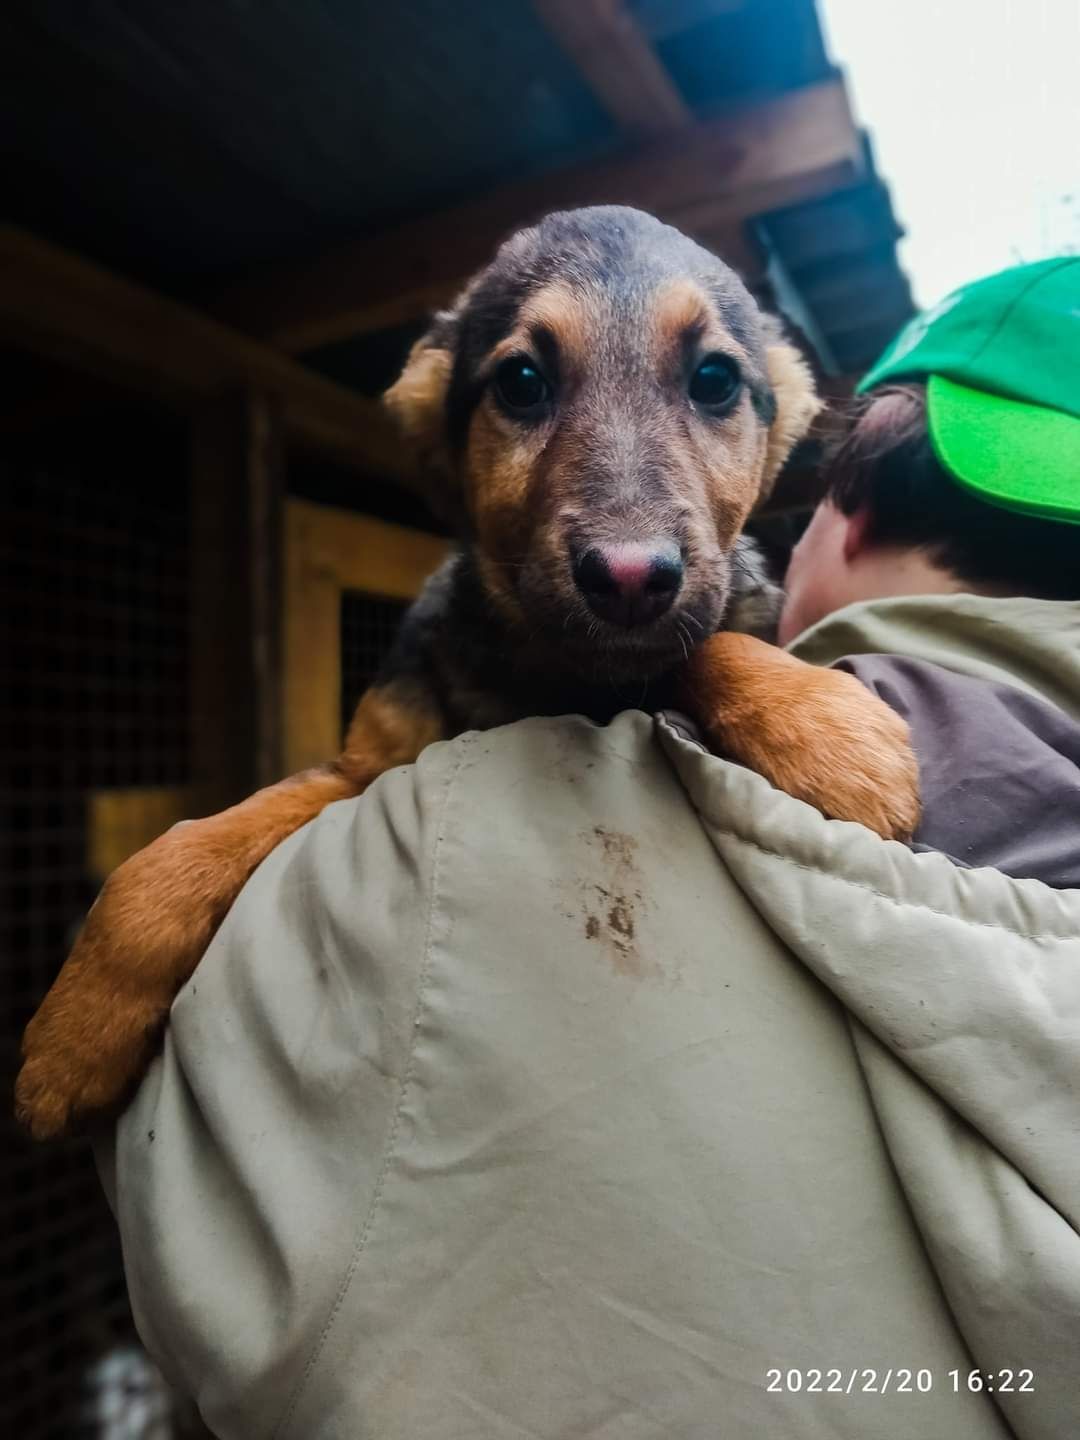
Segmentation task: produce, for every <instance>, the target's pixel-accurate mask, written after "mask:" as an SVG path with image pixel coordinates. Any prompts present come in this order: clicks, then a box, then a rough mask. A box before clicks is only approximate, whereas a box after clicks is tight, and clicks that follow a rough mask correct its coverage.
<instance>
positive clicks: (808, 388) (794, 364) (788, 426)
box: [759, 343, 821, 499]
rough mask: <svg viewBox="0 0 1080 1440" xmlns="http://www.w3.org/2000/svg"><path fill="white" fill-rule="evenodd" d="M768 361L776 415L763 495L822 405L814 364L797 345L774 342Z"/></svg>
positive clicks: (770, 487) (768, 452)
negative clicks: (812, 367) (796, 347)
mask: <svg viewBox="0 0 1080 1440" xmlns="http://www.w3.org/2000/svg"><path fill="white" fill-rule="evenodd" d="M765 364H766V368H767V369H768V372H769V383H770V384H771V385H772V387H773V391H774V393H775V395H776V419H775V420H774V421H773V423H772V425H771V426H770V427H769V443H768V446H767V447H766V451H765V470H764V474H763V475H762V486H761V495H760V497H759V498H760V499H764V498H765V497H766V495H768V493H769V491H770V490H771V489H772V485H773V481H774V480H775V479H776V477H777V475H778V474H779V473H780V470H781V467H782V466H783V464H784V461H785V460H786V459H787V458H788V456H789V455H790V454H791V452H792V450H793V449H794V447H795V445H796V444H797V443H798V441H800V440H801V439H802V438H803V436H804V435H805V434H806V432H807V431H808V430H809V429H810V426H811V424H812V422H813V419H814V416H815V415H817V413H818V411H819V410H820V409H821V401H820V400H819V398H818V395H817V391H816V390H815V388H814V377H813V375H812V374H811V373H810V367H809V365H807V363H806V361H805V360H804V359H803V357H802V356H801V355H800V354H799V352H798V350H796V349H795V347H794V345H788V344H786V343H779V344H775V345H770V346H769V348H768V349H767V350H766V352H765Z"/></svg>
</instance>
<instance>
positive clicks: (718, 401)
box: [690, 355, 742, 410]
mask: <svg viewBox="0 0 1080 1440" xmlns="http://www.w3.org/2000/svg"><path fill="white" fill-rule="evenodd" d="M741 385H742V376H741V375H740V374H739V367H738V365H736V363H735V361H734V360H729V359H728V357H727V356H726V355H706V356H705V359H704V360H702V362H701V364H700V365H699V366H698V367H697V369H696V370H695V371H694V373H693V375H691V377H690V399H691V400H693V402H694V404H695V405H702V406H704V407H705V408H706V409H707V410H715V409H717V408H718V407H719V406H722V405H728V404H730V403H731V401H732V400H733V399H734V398H735V396H736V395H737V394H738V393H739V388H740V386H741Z"/></svg>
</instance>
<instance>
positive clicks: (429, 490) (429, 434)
mask: <svg viewBox="0 0 1080 1440" xmlns="http://www.w3.org/2000/svg"><path fill="white" fill-rule="evenodd" d="M457 329H458V317H457V314H456V313H455V312H454V311H450V310H446V311H443V312H441V313H440V314H438V315H436V317H435V320H434V323H433V324H432V327H431V329H430V330H429V331H428V332H427V334H426V335H424V336H422V337H421V339H419V340H417V342H416V344H415V345H414V346H413V347H412V349H411V350H410V351H409V358H408V359H407V360H406V362H405V368H404V370H403V371H402V372H401V375H400V376H399V377H398V379H397V380H396V381H395V382H394V384H393V385H391V386H390V389H389V390H387V391H386V392H385V393H384V395H383V397H382V398H383V404H384V405H385V406H386V409H387V410H388V411H389V412H390V415H391V416H392V418H393V420H394V422H395V424H396V425H397V427H398V430H399V431H400V433H401V437H402V439H403V441H404V442H405V445H406V446H407V448H408V450H409V452H410V454H411V456H412V458H413V461H414V462H415V465H416V471H417V480H418V483H419V486H420V488H421V489H422V490H423V491H424V493H425V495H426V496H427V498H428V499H429V500H430V501H433V502H437V501H438V500H439V498H440V495H442V494H444V492H445V490H446V488H447V486H448V484H449V482H450V478H451V474H452V469H453V467H452V465H451V461H450V448H449V444H448V438H447V415H446V397H447V392H448V391H449V389H450V376H451V374H452V373H453V368H454V351H455V347H456V344H457Z"/></svg>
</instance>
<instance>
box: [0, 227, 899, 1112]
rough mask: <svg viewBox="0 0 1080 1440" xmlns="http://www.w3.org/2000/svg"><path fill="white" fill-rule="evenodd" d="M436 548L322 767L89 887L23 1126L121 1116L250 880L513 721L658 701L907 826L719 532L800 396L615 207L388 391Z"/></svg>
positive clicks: (864, 700)
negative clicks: (445, 525) (765, 637)
mask: <svg viewBox="0 0 1080 1440" xmlns="http://www.w3.org/2000/svg"><path fill="white" fill-rule="evenodd" d="M386 403H387V404H388V406H389V408H390V410H391V412H392V413H393V415H394V416H395V417H396V418H397V420H398V422H399V425H400V428H401V432H402V435H403V437H404V440H405V442H406V443H407V444H408V445H409V446H410V447H411V448H412V450H413V452H414V453H415V456H416V459H417V462H418V468H419V469H420V471H421V473H422V474H423V476H424V483H425V484H426V486H427V490H428V495H429V498H430V500H431V502H432V504H433V505H435V506H436V508H437V509H438V510H439V511H441V512H442V513H443V514H444V515H445V516H446V517H448V518H449V519H450V520H451V521H452V522H453V523H454V525H455V527H456V529H457V531H458V533H459V535H460V536H461V544H460V548H459V549H458V551H457V553H456V554H455V555H454V556H453V558H452V559H450V560H449V561H448V562H447V563H446V564H445V565H444V566H443V567H442V569H441V570H439V571H438V572H437V574H436V575H435V576H433V577H432V579H431V580H430V581H429V583H428V585H427V586H426V588H425V589H424V591H423V593H422V594H421V596H420V598H419V599H418V600H417V602H416V604H415V605H414V606H413V607H412V609H411V611H410V612H409V614H408V615H407V617H406V619H405V621H404V623H403V626H402V629H401V633H400V635H399V637H398V640H397V643H396V644H395V646H394V647H393V650H392V653H391V655H390V657H389V659H388V661H387V663H386V666H385V668H384V670H383V673H382V675H381V676H380V678H379V680H378V681H377V683H376V684H375V685H374V686H373V687H372V689H371V690H369V691H368V692H367V694H366V695H364V696H363V698H362V699H361V701H360V704H359V705H358V707H357V710H356V713H355V716H354V718H353V720H352V723H351V725H350V727H349V731H348V734H347V736H346V740H345V747H344V750H343V751H342V754H341V755H340V756H339V757H338V759H337V760H336V761H335V762H333V763H332V764H328V765H326V766H323V767H319V768H317V769H314V770H309V771H306V772H305V773H303V774H301V775H297V776H294V777H293V778H291V779H289V780H285V781H282V782H281V783H280V784H278V785H275V786H272V787H271V788H269V789H266V790H262V791H260V792H259V793H258V794H256V795H254V796H252V797H251V798H250V799H248V800H246V801H244V802H243V803H242V804H240V805H237V806H235V807H234V808H233V809H231V810H227V811H225V812H224V813H223V814H220V815H215V816H212V817H210V818H209V819H205V820H199V821H195V822H193V823H191V824H188V825H184V826H178V827H177V828H175V829H173V830H170V831H169V832H168V833H167V834H165V835H163V836H162V837H161V838H160V839H159V840H157V841H155V842H154V844H153V845H151V846H149V847H148V848H147V849H146V850H143V851H141V852H140V853H139V854H138V855H135V856H134V857H132V859H130V860H129V861H127V863H126V864H124V865H122V866H121V867H120V868H119V870H117V871H116V872H115V874H114V875H113V876H112V877H111V878H110V879H109V881H108V883H107V884H106V886H105V888H104V890H103V892H102V894H101V896H100V898H99V900H98V902H97V904H96V905H95V906H94V908H93V909H92V910H91V912H90V915H89V916H88V918H87V922H86V925H85V928H84V929H83V931H82V934H81V935H80V937H79V939H78V941H77V943H76V945H75V948H74V950H73V952H72V954H71V956H70V958H69V959H68V961H67V964H66V965H65V966H64V969H63V970H62V971H61V973H60V976H59V977H58V979H57V981H56V983H55V984H54V986H53V988H52V990H51V991H50V992H49V995H48V996H47V997H46V999H45V1002H44V1003H43V1005H42V1007H41V1009H40V1010H39V1012H38V1014H37V1015H36V1016H35V1017H34V1019H33V1020H32V1022H31V1024H30V1026H29V1027H28V1029H27V1032H26V1037H25V1040H24V1065H23V1068H22V1071H21V1074H20V1076H19V1079H18V1084H17V1093H16V1098H17V1107H18V1111H19V1114H20V1117H21V1118H22V1119H23V1121H24V1122H25V1123H27V1124H28V1125H29V1126H30V1128H31V1130H32V1131H33V1133H34V1134H35V1135H37V1136H39V1137H47V1136H51V1135H56V1134H59V1133H61V1132H62V1131H64V1130H65V1129H67V1128H68V1127H69V1126H70V1125H72V1124H73V1123H74V1122H76V1121H77V1120H79V1119H81V1118H85V1117H87V1116H91V1115H93V1114H94V1113H95V1112H99V1111H102V1110H104V1109H107V1108H110V1107H113V1106H115V1105H117V1104H118V1103H120V1102H121V1101H122V1100H123V1099H124V1098H125V1096H126V1095H127V1093H128V1092H129V1090H130V1089H131V1087H132V1086H133V1084H134V1083H135V1082H136V1081H137V1080H138V1078H139V1077H140V1075H141V1074H142V1072H143V1070H144V1068H145V1066H146V1064H147V1062H148V1060H149V1058H150V1056H151V1054H152V1051H153V1048H154V1045H155V1043H156V1041H157V1038H158V1035H159V1033H160V1030H161V1028H162V1026H163V1024H164V1021H165V1018H166V1016H167V1013H168V1009H169V1006H170V1004H171V1002H172V1000H173V997H174V996H175V994H176V992H177V990H178V989H179V988H180V986H181V985H182V984H183V983H184V981H185V980H186V979H187V978H188V976H189V975H190V974H191V973H192V971H193V970H194V968H195V966H196V964H197V963H198V961H199V959H200V957H201V956H202V954H203V952H204V950H205V949H206V947H207V945H208V944H209V942H210V940H211V938H212V936H213V934H214V932H215V930H216V929H217V927H218V925H219V924H220V923H221V920H222V918H223V917H224V915H225V913H226V911H227V910H228V908H229V906H230V904H231V903H232V901H233V900H234V898H235V897H236V895H237V893H238V892H239V891H240V889H241V887H242V886H243V884H244V882H245V881H246V879H247V878H248V876H249V875H250V874H251V873H252V871H253V870H254V869H255V867H256V866H257V865H258V864H259V862H260V861H261V860H262V859H263V858H264V857H265V856H266V855H267V854H268V853H269V852H270V851H271V850H272V849H273V848H274V847H275V846H276V845H278V844H279V843H280V842H281V841H282V840H283V839H284V838H285V837H286V836H287V835H289V834H291V833H292V832H293V831H294V830H296V829H298V828H299V827H300V826H301V825H303V824H304V823H305V822H306V821H308V820H310V819H311V818H312V817H313V816H315V815H317V814H318V813H319V811H320V810H322V809H323V807H324V806H325V805H327V804H329V803H330V802H331V801H334V800H340V799H344V798H346V797H349V796H355V795H359V794H360V793H361V792H362V791H363V790H364V789H365V787H366V786H367V785H369V784H370V783H371V782H372V781H373V780H374V779H375V778H376V776H378V775H379V774H381V773H382V772H383V771H384V770H387V769H389V768H390V767H392V766H395V765H401V764H405V763H407V762H409V761H412V760H414V759H415V758H416V756H417V755H418V754H419V753H420V751H421V750H423V749H424V747H425V746H426V745H429V744H430V743H431V742H432V741H434V740H438V739H442V738H446V737H449V736H452V735H455V734H457V733H459V732H461V731H462V730H464V729H469V728H487V727H490V726H494V725H500V724H504V723H506V722H508V721H512V720H515V719H519V718H521V717H524V716H529V715H553V714H565V713H570V712H576V713H582V714H585V715H587V716H590V717H591V718H592V719H594V720H595V721H597V722H599V723H604V722H606V721H607V720H609V719H610V718H611V717H612V716H613V715H614V714H616V713H617V712H618V711H619V710H621V709H624V708H626V707H627V706H631V705H633V706H639V707H641V708H645V709H656V708H659V707H663V706H667V705H671V704H679V705H681V706H683V707H685V708H687V709H689V710H690V711H691V713H692V714H693V715H694V716H695V717H696V719H697V720H698V722H699V723H700V724H701V726H702V728H703V730H704V733H705V734H706V736H707V737H708V738H709V740H710V743H711V744H712V745H713V746H714V747H715V748H717V749H718V750H720V751H722V752H723V753H725V754H727V755H729V756H731V757H732V758H735V759H737V760H740V761H742V762H743V763H746V764H749V765H752V766H753V767H754V768H756V769H758V770H760V771H761V772H762V773H763V774H765V775H766V776H767V777H769V778H770V779H771V780H772V781H773V782H774V783H775V784H777V785H779V786H780V787H781V788H784V789H786V790H788V791H790V792H791V793H793V794H795V795H797V796H799V797H801V798H803V799H805V800H807V801H809V802H810V803H812V804H814V805H816V806H818V808H820V809H821V810H823V811H824V812H825V813H826V814H828V815H832V816H836V817H840V818H847V819H856V820H861V821H863V822H864V823H866V824H868V825H870V826H872V827H873V828H874V829H876V830H878V831H879V832H880V833H882V834H884V835H892V836H905V835H908V834H910V832H911V831H912V830H913V828H914V825H915V822H916V818H917V813H918V801H917V780H916V770H915V765H914V760H913V757H912V755H911V752H910V749H909V747H908V744H907V731H906V727H905V725H904V724H903V722H902V721H901V720H900V719H899V718H898V717H897V716H896V715H894V714H893V712H892V711H890V710H889V709H888V708H887V707H885V706H884V705H883V704H881V702H879V701H878V700H877V699H876V698H874V697H873V696H872V695H871V694H870V693H869V692H868V691H866V690H865V689H863V687H862V686H861V685H860V684H859V683H858V682H857V681H856V680H854V679H853V678H852V677H850V676H847V675H843V674H840V673H839V672H834V671H827V670H817V669H813V668H811V667H810V666H806V665H803V664H801V663H799V662H797V661H795V660H792V659H791V658H790V657H789V656H787V655H785V654H784V653H783V652H782V651H780V650H777V649H775V648H774V647H772V646H769V645H767V644H765V643H764V642H763V641H762V640H760V639H755V638H753V636H752V635H748V634H746V633H738V630H739V628H740V627H741V629H742V630H744V631H745V630H747V629H749V630H756V631H757V632H758V633H761V632H762V631H763V629H764V628H765V627H766V626H767V625H768V623H769V621H770V620H771V619H772V618H774V616H775V604H774V603H773V602H774V597H775V592H774V591H773V590H772V588H771V587H770V586H769V585H768V584H767V582H766V580H765V578H764V574H763V571H762V567H761V566H760V563H759V562H758V560H757V557H756V555H755V552H754V549H753V547H752V545H750V543H749V542H747V541H746V540H744V539H741V538H740V536H741V531H742V528H743V525H744V522H745V521H746V518H747V516H748V515H749V514H750V511H751V510H752V509H753V507H754V506H755V505H756V504H757V503H758V502H759V501H760V500H761V499H762V497H763V496H764V495H765V494H767V492H768V490H769V487H770V486H771V484H772V482H773V480H774V478H775V476H776V474H777V472H778V471H779V469H780V467H781V465H782V463H783V461H784V459H785V458H786V456H787V455H788V453H789V451H790V450H791V447H792V446H793V445H794V443H795V442H796V441H797V440H798V439H799V437H800V436H801V435H803V434H804V432H805V431H806V429H807V427H808V425H809V424H810V422H811V420H812V418H813V416H814V414H815V413H816V411H817V409H818V403H817V400H816V398H815V395H814V390H813V385H812V383H811V379H810V376H809V373H808V371H807V369H806V367H805V365H804V364H803V362H802V360H801V359H800V358H799V356H798V355H797V353H796V352H795V351H794V350H793V349H792V348H791V347H790V346H789V345H787V344H785V343H784V341H783V339H782V338H781V335H780V331H779V328H778V326H777V325H776V323H775V322H774V321H772V320H769V319H767V318H766V317H764V316H763V315H762V314H761V313H760V312H759V310H758V308H757V306H756V305H755V303H754V301H753V300H752V298H751V297H750V295H749V294H748V292H747V291H746V289H745V288H744V287H743V285H742V284H741V282H740V281H739V279H738V278H737V277H736V275H735V274H734V273H733V272H732V271H731V270H730V269H728V267H727V266H725V265H724V264H722V263H721V262H720V261H719V260H717V259H716V258H714V257H713V256H712V255H710V254H708V253H707V252H706V251H704V250H703V249H701V248H700V247H699V246H698V245H696V244H694V243H693V242H692V241H690V240H688V239H687V238H686V237H685V236H683V235H681V234H679V233H678V231H676V230H673V229H671V228H669V227H668V226H666V225H662V224H661V223H660V222H659V221H657V220H655V219H653V218H652V217H651V216H648V215H643V214H641V213H639V212H637V211H634V210H627V209H622V208H616V207H603V208H595V209H586V210H578V211H572V212H567V213H563V214H555V215H550V216H548V217H547V219H545V220H543V221H541V222H540V223H539V224H538V225H536V226H535V227H533V228H531V229H528V230H524V231H522V232H521V233H519V234H517V235H515V236H513V238H512V239H510V240H508V241H507V242H506V243H505V244H504V245H503V246H502V248H501V249H500V250H499V252H498V254H497V255H496V256H495V259H494V260H493V262H492V263H491V264H490V265H489V266H488V268H487V269H485V270H484V271H483V272H482V273H481V274H479V275H478V276H477V277H476V278H475V279H474V280H473V281H472V282H471V283H470V284H469V285H468V287H467V288H466V289H465V291H464V293H463V294H462V295H461V297H460V298H459V300H458V302H457V304H456V305H455V306H454V307H453V309H451V310H449V311H447V312H446V313H444V314H440V315H439V316H438V317H437V318H436V320H435V322H434V324H433V326H432V328H431V330H430V331H429V333H428V334H427V335H426V336H425V337H424V338H423V339H422V340H420V341H419V342H418V343H417V345H416V346H415V347H414V349H413V351H412V354H411V355H410V357H409V360H408V363H407V365H406V367H405V371H404V373H403V374H402V376H401V378H400V379H399V380H398V382H397V383H396V384H395V385H394V386H393V388H392V389H391V390H390V391H389V393H388V394H387V396H386Z"/></svg>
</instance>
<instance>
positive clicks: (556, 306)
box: [491, 280, 600, 372]
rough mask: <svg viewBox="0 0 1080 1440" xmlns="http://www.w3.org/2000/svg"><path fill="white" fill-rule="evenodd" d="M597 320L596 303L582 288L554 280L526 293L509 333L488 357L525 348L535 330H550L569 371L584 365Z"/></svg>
mask: <svg viewBox="0 0 1080 1440" xmlns="http://www.w3.org/2000/svg"><path fill="white" fill-rule="evenodd" d="M599 323H600V317H599V313H598V307H596V306H593V305H590V304H589V300H588V297H587V295H586V294H585V293H584V292H582V291H581V290H575V289H573V288H572V287H571V286H569V285H567V284H566V283H565V282H563V281H561V280H559V281H555V282H554V283H553V284H551V285H545V286H544V288H543V289H542V290H537V291H536V293H535V294H534V295H530V296H529V298H528V299H527V300H526V301H525V303H524V305H522V307H521V310H520V311H519V313H518V317H517V324H516V325H515V326H514V329H513V331H512V333H511V334H509V335H508V336H506V338H505V339H504V340H500V341H499V343H498V345H496V346H495V349H494V350H493V351H492V352H491V358H492V360H493V361H495V362H496V363H497V362H498V361H499V360H501V359H503V358H504V357H505V356H507V355H513V354H515V353H517V352H519V351H520V350H522V349H523V348H524V349H528V348H529V347H530V345H531V343H532V339H533V336H534V335H535V333H536V332H537V331H538V330H550V331H551V333H552V335H554V337H555V343H556V344H557V345H558V347H559V360H560V363H561V365H562V367H563V369H564V370H565V371H569V372H573V371H575V370H577V369H580V368H583V367H585V366H587V365H588V363H589V351H590V345H591V339H592V337H593V335H595V333H596V330H597V327H598V325H599Z"/></svg>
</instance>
